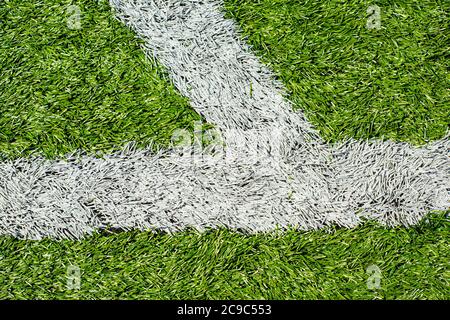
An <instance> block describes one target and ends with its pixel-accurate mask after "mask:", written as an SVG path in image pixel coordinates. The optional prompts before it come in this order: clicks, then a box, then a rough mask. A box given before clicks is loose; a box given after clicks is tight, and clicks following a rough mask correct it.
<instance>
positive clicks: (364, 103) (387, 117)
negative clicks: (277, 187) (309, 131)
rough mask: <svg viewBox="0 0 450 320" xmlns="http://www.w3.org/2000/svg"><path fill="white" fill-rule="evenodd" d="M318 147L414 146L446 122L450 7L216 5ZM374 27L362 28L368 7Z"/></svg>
mask: <svg viewBox="0 0 450 320" xmlns="http://www.w3.org/2000/svg"><path fill="white" fill-rule="evenodd" d="M225 3H226V8H227V15H228V16H229V17H233V18H235V19H236V20H237V21H238V22H239V24H240V26H241V28H242V30H243V34H244V35H245V36H246V37H247V38H248V42H249V43H250V44H251V45H252V46H253V48H254V50H255V51H256V52H257V53H258V54H259V55H260V56H261V57H262V59H263V61H265V62H266V63H267V64H268V65H270V66H271V68H272V69H273V70H275V72H276V74H277V75H278V76H279V78H280V79H281V80H282V81H283V83H284V84H285V86H286V87H287V89H288V91H289V92H290V94H291V100H292V101H293V103H294V105H295V106H296V107H298V108H302V109H304V110H305V111H306V114H307V116H308V119H309V120H310V121H311V122H312V123H313V124H314V125H315V126H316V127H317V129H318V130H319V131H320V133H321V135H322V136H323V137H324V138H325V139H326V140H327V141H339V140H343V139H347V138H350V137H353V138H363V139H367V138H374V137H376V138H389V139H392V140H401V141H409V142H412V143H415V144H421V143H424V142H427V141H429V140H434V139H438V138H440V137H443V136H444V135H445V133H446V131H447V129H448V125H449V124H450V96H449V93H450V91H449V80H450V76H449V73H448V70H449V68H450V59H449V58H450V55H449V49H450V47H449V44H450V39H449V29H448V27H449V21H450V19H449V16H448V13H449V12H450V2H448V1H443V0H442V1H431V0H417V1H416V0H413V1H411V0H401V1H378V0H377V1H361V0H352V1H345V0H331V1H322V0H311V1H298V0H260V1H254V0H225ZM374 4H376V5H378V6H379V7H380V8H381V27H382V28H381V29H380V30H369V29H367V27H366V22H367V17H368V14H367V13H366V11H367V8H368V7H369V5H374Z"/></svg>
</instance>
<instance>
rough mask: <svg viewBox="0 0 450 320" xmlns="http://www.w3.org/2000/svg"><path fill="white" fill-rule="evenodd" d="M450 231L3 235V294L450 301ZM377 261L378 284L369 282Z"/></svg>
mask: <svg viewBox="0 0 450 320" xmlns="http://www.w3.org/2000/svg"><path fill="white" fill-rule="evenodd" d="M449 237H450V223H449V221H448V220H445V219H444V217H443V215H439V216H433V217H432V218H430V221H429V222H428V223H425V222H424V223H422V224H421V225H419V226H416V227H414V228H409V229H407V228H396V229H386V228H384V227H380V226H376V225H374V224H366V225H364V226H361V227H359V228H357V229H353V230H348V229H339V230H334V231H333V232H326V231H315V232H306V233H300V232H296V231H288V232H285V233H280V234H277V233H272V234H269V235H263V234H260V235H254V236H244V235H240V234H237V233H233V232H230V231H226V230H218V231H211V232H207V233H201V234H199V233H196V232H193V231H191V232H183V233H178V234H174V235H155V234H152V233H146V232H141V233H140V232H126V233H120V234H114V235H109V236H105V235H95V236H92V237H89V238H87V239H85V240H83V241H69V240H66V241H59V242H58V241H50V240H45V241H21V240H17V239H12V238H9V237H2V238H0V298H13V299H24V298H34V299H72V298H82V299H94V298H96V299H99V298H111V299H294V298H295V299H304V298H308V299H316V298H321V299H329V298H336V299H346V298H352V299H419V298H428V299H431V298H433V299H448V297H449V296H450V289H449V288H450V287H449V282H448V280H449V276H450V273H449V270H448V262H449V258H450V257H449V247H448V239H449ZM371 265H376V266H378V268H379V269H380V271H381V281H380V287H379V289H376V288H373V287H372V288H373V289H369V288H368V286H367V282H368V281H369V283H372V282H371V280H370V277H371V276H373V274H371V273H370V272H369V273H368V272H367V268H368V267H369V266H371ZM69 266H70V268H73V267H72V266H76V267H79V269H80V271H81V281H80V289H79V290H75V289H69V288H68V287H67V276H68V274H67V270H68V268H69ZM69 276H70V272H69Z"/></svg>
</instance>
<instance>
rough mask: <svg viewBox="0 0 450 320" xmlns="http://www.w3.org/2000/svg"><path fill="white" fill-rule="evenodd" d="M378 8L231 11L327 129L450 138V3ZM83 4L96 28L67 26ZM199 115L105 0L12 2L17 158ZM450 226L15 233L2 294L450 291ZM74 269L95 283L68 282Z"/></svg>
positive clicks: (4, 247)
mask: <svg viewBox="0 0 450 320" xmlns="http://www.w3.org/2000/svg"><path fill="white" fill-rule="evenodd" d="M375 3H376V4H378V5H379V6H380V7H381V9H382V29H380V30H367V29H366V28H365V19H366V17H365V15H366V9H367V8H366V5H368V4H366V3H364V2H363V1H355V0H352V1H327V2H320V1H304V2H301V1H289V0H261V1H250V0H248V1H233V0H226V9H227V12H228V13H227V14H228V15H229V16H233V17H234V18H236V20H238V22H239V23H240V25H241V27H242V29H243V33H244V35H246V36H247V37H248V41H249V42H250V43H251V44H252V45H253V47H254V49H255V50H256V52H257V53H258V54H259V55H261V57H262V59H263V60H264V61H265V62H266V63H267V64H269V65H270V66H271V68H273V69H274V71H275V72H276V74H277V75H278V76H279V77H280V79H281V80H282V81H283V82H284V84H285V85H286V87H287V88H288V90H289V91H290V99H291V100H292V101H293V103H294V105H295V106H296V107H301V108H302V109H304V110H305V112H306V113H307V115H308V117H309V119H310V120H311V121H312V122H313V123H314V124H315V125H316V127H317V128H318V130H319V131H320V132H321V133H322V135H323V137H324V138H326V139H327V140H329V141H337V140H341V139H344V138H347V137H356V138H371V137H378V138H381V137H384V138H391V139H395V140H406V141H410V142H413V143H423V142H425V141H427V140H430V139H437V138H439V137H442V136H443V134H444V133H445V131H446V130H447V127H448V123H449V110H448V109H449V108H448V89H447V87H448V84H447V82H448V73H447V69H448V67H449V66H448V59H447V60H446V59H445V58H446V56H447V58H448V53H446V50H448V30H447V28H448V22H447V21H446V19H445V18H446V13H445V12H446V11H448V10H446V9H448V8H446V7H445V6H447V7H448V4H446V3H445V2H443V1H442V2H441V1H434V2H433V1H421V2H417V1H397V2H396V3H395V4H391V3H390V2H387V1H386V2H383V1H376V2H375ZM69 4H76V5H78V6H79V7H80V9H81V28H80V29H76V30H71V29H69V28H67V11H66V9H67V7H68V5H69ZM370 4H372V3H370ZM447 20H448V19H447ZM198 119H200V116H199V115H197V114H196V113H195V112H194V111H193V110H192V109H191V108H190V107H189V105H188V102H187V101H186V99H185V98H182V97H181V96H180V95H179V94H178V93H177V92H176V90H175V89H174V88H173V86H172V85H171V84H170V82H169V81H168V80H167V77H166V75H165V72H164V70H163V69H162V68H161V67H160V66H158V65H157V64H156V63H155V62H152V61H148V60H146V59H145V56H144V54H143V53H142V50H141V49H140V47H139V41H138V40H136V39H135V38H134V35H133V34H132V33H131V32H130V31H128V30H127V29H126V28H125V27H123V26H122V25H121V24H120V23H119V22H117V21H115V20H114V19H113V18H112V15H111V12H110V9H109V7H108V6H107V4H106V2H105V1H104V2H103V3H102V2H100V3H98V1H96V0H79V1H60V2H58V4H55V3H54V2H52V1H50V0H39V1H35V2H33V3H31V2H29V1H20V0H5V1H3V2H0V128H1V130H0V152H1V153H2V154H3V155H4V157H8V158H10V157H12V158H15V157H19V156H20V157H22V156H29V155H30V154H43V155H45V156H47V157H49V158H53V157H59V156H63V155H64V154H66V153H68V152H73V151H75V150H79V149H81V150H83V151H86V152H97V151H101V152H109V151H111V150H114V149H117V148H120V147H121V146H123V145H124V144H125V143H127V142H129V141H137V142H139V143H140V145H141V146H143V145H145V144H147V143H149V142H150V141H152V142H157V143H160V144H161V145H166V144H167V142H168V141H169V140H170V136H171V133H172V131H173V130H174V129H176V128H185V127H186V128H191V127H192V124H193V121H194V120H198ZM449 227H450V226H449V221H448V220H446V218H445V216H444V214H438V215H435V216H433V217H430V218H429V222H423V223H422V224H421V225H419V226H416V227H413V228H409V229H407V228H395V229H386V228H384V227H381V226H378V225H375V224H373V223H366V224H365V225H363V226H361V227H359V228H356V229H352V230H348V229H336V230H327V231H315V232H297V231H287V232H283V233H282V232H279V233H273V234H260V235H242V234H239V233H235V232H232V231H227V230H216V231H210V232H206V233H202V234H198V233H196V232H193V231H186V232H181V233H177V234H174V235H161V234H153V233H150V232H137V231H135V232H124V233H120V234H107V233H106V232H104V233H102V234H96V235H93V236H90V237H88V238H87V239H84V240H81V241H69V240H65V241H51V240H43V241H25V240H17V239H13V238H10V237H5V236H3V237H0V298H14V299H23V298H38V299H42V298H122V299H131V298H144V299H150V298H191V299H197V298H207V299H209V298H234V299H239V298H243V299H244V298H247V299H254V298H266V299H271V298H272V299H289V298H369V299H372V298H385V299H391V298H407V299H414V298H436V299H448V297H449V296H450V292H449V283H448V279H449V271H448V267H449V256H448V251H449V250H448V249H449V247H448V239H449V232H450V228H449ZM71 265H76V266H78V267H79V268H80V271H81V288H80V290H70V289H67V288H66V280H67V279H66V276H67V267H68V266H71ZM370 265H376V266H377V267H379V268H380V270H381V272H382V274H381V277H382V278H381V287H380V288H379V289H376V290H371V289H368V287H367V283H366V282H367V281H368V279H369V277H370V274H368V273H367V272H366V270H367V267H369V266H370Z"/></svg>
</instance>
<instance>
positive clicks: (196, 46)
mask: <svg viewBox="0 0 450 320" xmlns="http://www.w3.org/2000/svg"><path fill="white" fill-rule="evenodd" d="M110 4H111V6H112V7H113V8H115V9H116V13H117V16H118V18H119V19H120V20H122V21H123V22H124V23H125V24H126V25H127V26H129V27H130V28H132V29H133V30H134V31H135V32H136V34H137V35H138V36H139V37H140V38H142V39H143V40H144V42H145V48H144V50H145V52H146V54H147V55H148V56H149V57H150V58H152V59H153V58H156V59H157V60H158V61H159V62H160V63H162V64H163V65H164V66H165V67H166V68H167V70H168V72H169V75H170V77H171V80H172V81H173V83H174V84H175V86H176V87H177V88H178V90H179V91H180V92H181V93H182V94H183V95H185V96H186V97H188V98H189V100H190V103H191V105H192V106H193V107H194V108H195V110H197V111H198V112H199V113H200V114H202V115H203V116H204V117H205V119H206V120H207V121H208V122H210V123H212V124H215V125H216V126H217V127H218V129H219V130H220V134H221V136H222V137H223V140H224V142H225V144H226V147H225V148H221V147H219V146H217V145H216V148H215V149H211V150H206V151H205V150H200V151H198V148H197V147H196V146H195V145H193V146H188V147H186V148H184V149H183V150H179V149H175V150H165V151H164V150H160V151H159V152H157V153H156V154H155V153H152V152H150V151H148V150H135V149H134V148H132V147H131V146H128V147H127V148H125V149H124V151H123V152H121V153H117V154H114V155H110V156H107V157H105V158H102V159H97V158H94V157H89V156H80V157H77V156H73V157H69V158H68V159H67V160H54V161H50V160H44V159H40V158H34V159H18V160H14V161H8V162H5V163H2V164H0V234H7V235H13V236H15V237H19V238H28V239H41V238H43V237H52V238H81V237H83V236H84V235H86V234H89V233H92V232H93V231H95V230H97V229H100V228H108V227H112V228H120V229H124V230H128V229H133V228H137V229H153V230H164V231H168V232H172V231H177V230H182V229H185V228H187V227H194V228H197V229H204V228H207V227H218V226H224V227H228V228H232V229H237V230H243V231H246V232H259V231H270V230H273V229H275V228H278V227H281V228H284V227H288V226H292V227H297V228H299V229H315V228H321V227H324V226H327V225H331V224H337V225H340V226H345V227H353V226H356V225H357V224H359V223H360V222H361V221H362V217H365V218H369V219H375V220H377V221H380V222H381V223H384V224H387V225H396V224H404V225H410V224H413V223H416V222H417V221H419V220H420V218H421V217H422V216H423V215H425V214H426V213H427V212H428V211H430V210H445V209H447V208H448V207H449V190H450V183H449V180H450V179H449V168H450V159H449V157H448V150H449V147H450V145H449V139H448V137H446V138H445V139H442V140H440V141H437V142H435V143H432V144H430V145H427V146H425V147H422V148H415V147H412V146H410V145H408V144H405V143H394V142H389V141H387V142H382V141H347V142H345V143H340V144H337V145H327V144H325V143H324V141H323V140H322V139H321V138H320V136H319V134H318V133H317V132H316V131H315V130H314V128H313V127H312V126H311V124H310V123H309V122H308V121H307V119H306V118H305V117H304V115H303V113H301V112H294V111H292V109H291V105H290V103H289V101H288V100H287V99H285V97H284V96H285V93H284V90H283V86H282V85H281V83H279V82H277V81H276V80H274V77H273V74H272V73H271V72H270V70H268V69H267V68H266V67H265V66H264V65H262V64H261V63H260V61H259V60H258V58H257V57H256V56H255V55H254V54H253V53H252V52H251V50H250V48H249V47H248V46H247V45H246V44H245V43H244V42H243V41H241V40H240V39H239V36H238V34H239V32H238V30H237V27H236V25H235V23H234V22H233V21H231V20H227V19H225V18H224V16H223V13H222V11H221V8H222V2H221V1H217V0H172V1H170V0H134V1H126V0H110ZM149 150H150V149H149Z"/></svg>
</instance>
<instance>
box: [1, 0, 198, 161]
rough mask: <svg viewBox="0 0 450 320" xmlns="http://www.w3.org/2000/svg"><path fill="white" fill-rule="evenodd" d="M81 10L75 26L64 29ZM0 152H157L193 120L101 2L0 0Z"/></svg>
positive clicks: (11, 154) (52, 154)
mask: <svg viewBox="0 0 450 320" xmlns="http://www.w3.org/2000/svg"><path fill="white" fill-rule="evenodd" d="M70 4H76V5H78V6H79V8H80V9H81V16H80V17H81V20H80V22H81V28H80V29H74V30H72V29H70V28H69V26H68V22H71V21H73V20H72V19H73V18H71V17H72V16H73V11H72V12H71V11H70V10H69V11H67V9H68V7H69V5H70ZM0 21H1V22H0V75H1V76H0V128H1V130H0V152H2V153H4V154H5V155H6V156H7V157H19V156H26V155H29V154H31V153H38V154H42V155H45V156H47V157H56V156H63V155H65V154H67V153H69V152H73V151H75V150H84V151H88V152H91V153H93V152H97V151H100V152H108V151H111V150H115V149H118V148H120V147H122V146H123V145H124V144H126V143H127V142H130V141H136V142H138V143H139V145H140V146H144V145H148V144H149V143H150V142H153V143H156V144H160V145H166V144H167V143H168V141H170V138H171V136H172V132H173V130H174V129H177V128H189V129H191V128H192V126H193V122H194V121H195V120H199V119H200V117H199V116H198V114H197V113H196V112H195V111H194V110H193V109H192V108H191V107H190V106H189V104H188V102H187V99H186V98H183V97H181V96H180V95H179V94H178V93H177V92H176V90H175V89H174V87H173V86H172V85H171V84H170V82H169V81H168V80H167V78H166V76H165V73H164V70H162V69H161V67H159V66H157V65H155V64H152V63H151V62H149V61H148V60H146V59H145V55H144V53H143V51H142V50H141V48H140V45H139V41H138V40H137V39H136V38H135V36H134V34H133V33H132V32H131V31H130V30H128V29H127V28H125V27H124V26H123V25H122V24H121V23H120V22H118V21H116V20H115V19H114V18H113V15H112V14H111V9H110V7H109V6H108V5H107V3H106V2H105V1H103V2H101V1H100V4H99V3H98V1H96V0H82V1H58V2H55V1H51V0H40V1H22V0H9V1H5V2H0Z"/></svg>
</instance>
